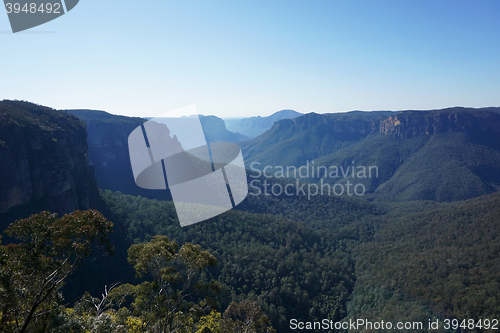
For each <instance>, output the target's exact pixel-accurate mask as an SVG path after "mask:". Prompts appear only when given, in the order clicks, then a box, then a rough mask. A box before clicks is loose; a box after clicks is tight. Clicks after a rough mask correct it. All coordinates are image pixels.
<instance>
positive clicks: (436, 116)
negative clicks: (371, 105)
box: [373, 108, 500, 138]
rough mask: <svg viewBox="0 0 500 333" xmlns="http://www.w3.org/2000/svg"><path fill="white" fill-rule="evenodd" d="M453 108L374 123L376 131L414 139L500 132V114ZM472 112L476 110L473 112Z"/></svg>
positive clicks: (403, 114)
mask: <svg viewBox="0 0 500 333" xmlns="http://www.w3.org/2000/svg"><path fill="white" fill-rule="evenodd" d="M472 110H473V109H466V108H450V109H444V110H436V111H405V112H400V113H398V114H395V115H392V116H390V117H388V118H386V119H384V120H381V121H379V122H378V123H375V124H374V126H373V127H374V131H377V130H378V131H379V132H381V133H383V134H387V135H394V136H395V137H399V138H410V137H413V136H416V135H420V134H426V135H432V134H438V133H457V132H460V133H466V134H474V133H478V132H486V131H490V130H492V131H496V132H500V113H497V112H494V111H488V110H480V109H479V110H473V111H472ZM471 111H472V112H471Z"/></svg>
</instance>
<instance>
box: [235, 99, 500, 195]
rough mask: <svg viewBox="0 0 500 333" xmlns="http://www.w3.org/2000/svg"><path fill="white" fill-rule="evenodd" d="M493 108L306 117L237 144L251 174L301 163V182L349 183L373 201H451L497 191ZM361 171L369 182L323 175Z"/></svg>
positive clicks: (499, 119)
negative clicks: (372, 172)
mask: <svg viewBox="0 0 500 333" xmlns="http://www.w3.org/2000/svg"><path fill="white" fill-rule="evenodd" d="M499 110H500V108H485V109H472V108H458V107H456V108H448V109H442V110H430V111H402V112H359V111H356V112H348V113H336V114H321V115H320V114H315V113H310V114H306V115H304V116H302V117H298V118H295V119H291V120H290V119H286V120H281V121H278V122H277V123H275V124H274V125H273V127H272V128H271V129H270V130H268V131H267V132H266V133H264V134H262V135H261V136H259V137H257V138H255V139H252V140H249V141H245V142H242V143H240V146H241V148H242V151H243V153H244V157H245V162H246V163H247V166H248V165H253V167H252V169H263V168H264V167H266V166H269V167H268V170H274V171H279V166H281V167H283V168H286V167H295V168H299V167H301V166H308V169H309V170H310V173H309V174H308V175H306V177H305V178H306V180H307V181H312V182H320V181H324V182H327V183H332V184H333V183H337V182H340V183H345V182H346V181H356V182H358V183H362V184H363V185H364V186H365V188H366V191H367V192H368V193H371V194H373V196H375V197H376V198H377V200H389V201H394V200H396V201H398V200H403V201H408V200H436V201H456V200H463V199H468V198H473V197H476V196H480V195H484V194H488V193H492V192H495V191H498V190H499V189H500V113H499ZM252 163H253V164H252ZM313 163H314V164H313ZM313 165H314V166H313ZM360 166H364V167H366V168H368V167H370V166H374V167H376V168H377V175H376V177H366V178H359V177H356V176H357V175H356V174H353V173H352V172H350V171H349V172H346V175H345V177H343V176H342V174H340V176H339V177H330V176H327V177H324V176H325V171H324V170H325V169H328V170H332V169H331V168H332V167H333V168H336V167H337V168H340V167H341V168H342V169H343V170H348V168H350V169H349V170H352V169H353V168H356V170H358V169H359V168H358V167H360ZM321 167H323V168H321ZM312 169H314V170H316V171H318V170H320V171H322V173H321V177H318V172H316V174H315V175H314V176H312ZM290 170H293V168H292V169H290ZM329 172H330V171H329ZM329 175H330V174H329ZM334 176H335V175H334ZM356 178H357V179H356Z"/></svg>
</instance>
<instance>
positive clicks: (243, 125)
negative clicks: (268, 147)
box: [224, 110, 302, 138]
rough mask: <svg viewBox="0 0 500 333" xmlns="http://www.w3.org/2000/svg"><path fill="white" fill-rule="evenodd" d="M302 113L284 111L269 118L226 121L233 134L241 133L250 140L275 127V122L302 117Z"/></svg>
mask: <svg viewBox="0 0 500 333" xmlns="http://www.w3.org/2000/svg"><path fill="white" fill-rule="evenodd" d="M301 115H302V113H299V112H296V111H293V110H282V111H278V112H276V113H273V114H272V115H270V116H268V117H260V116H258V117H251V118H243V119H224V121H225V122H226V127H227V129H228V130H229V131H231V132H237V133H241V134H243V135H246V136H248V137H250V138H255V137H257V136H259V135H261V134H262V133H264V132H265V131H267V130H268V129H270V128H271V126H273V124H274V123H275V122H277V121H278V120H281V119H294V118H297V117H299V116H301Z"/></svg>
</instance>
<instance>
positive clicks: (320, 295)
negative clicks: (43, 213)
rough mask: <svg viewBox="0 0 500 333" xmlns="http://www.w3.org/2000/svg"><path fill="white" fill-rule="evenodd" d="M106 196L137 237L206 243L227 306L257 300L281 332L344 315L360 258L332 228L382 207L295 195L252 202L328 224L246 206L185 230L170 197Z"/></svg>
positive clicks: (222, 301)
mask: <svg viewBox="0 0 500 333" xmlns="http://www.w3.org/2000/svg"><path fill="white" fill-rule="evenodd" d="M103 199H104V200H105V202H106V204H107V206H108V207H109V209H110V210H111V211H112V212H113V213H114V217H113V220H114V221H116V223H120V225H121V227H122V228H123V229H124V230H126V231H127V233H128V235H129V237H131V238H133V239H134V240H136V241H145V240H148V238H149V237H151V236H150V235H154V234H160V235H168V237H169V239H175V240H176V241H177V242H179V243H187V242H189V243H192V244H199V245H201V246H202V247H203V248H206V249H207V250H208V251H209V252H211V253H212V254H213V255H214V256H215V257H216V258H217V260H218V261H219V264H218V265H217V266H216V267H215V268H213V269H210V270H208V271H207V272H206V273H205V274H207V276H208V277H211V278H213V279H217V281H218V282H219V284H220V285H221V287H222V293H221V295H220V296H219V297H218V301H219V302H220V304H221V305H222V306H223V307H226V306H228V305H229V303H230V302H231V301H233V300H234V301H239V300H245V299H253V300H255V301H257V302H258V303H259V305H260V306H261V307H262V309H263V310H264V311H265V312H266V314H267V315H268V317H269V318H270V319H271V321H272V322H273V326H275V327H276V328H278V329H281V330H285V329H286V327H288V320H289V318H295V317H296V318H303V319H304V320H306V319H313V318H322V317H327V316H331V317H332V318H333V319H334V318H338V319H340V318H341V317H342V316H344V315H345V313H346V302H347V299H348V297H349V294H350V292H351V291H352V288H353V285H354V280H355V278H354V262H353V261H352V259H351V258H350V256H349V254H348V253H346V251H345V248H344V249H343V248H342V246H341V245H340V244H339V241H338V238H336V237H337V236H336V232H330V231H327V229H326V228H330V229H332V228H333V229H335V230H341V229H342V228H343V226H345V225H346V224H348V220H349V218H352V217H353V216H355V215H356V214H359V215H362V214H361V213H360V211H361V210H362V209H364V212H365V213H367V212H373V213H375V212H377V210H376V209H374V208H373V207H371V206H370V205H369V204H367V203H366V202H356V201H352V200H345V201H344V200H340V199H335V198H330V199H329V198H324V199H319V201H311V202H309V203H305V202H304V201H303V200H299V199H295V200H291V201H286V202H283V203H282V205H280V203H276V202H273V201H271V202H267V201H266V200H265V199H263V200H262V201H260V200H258V199H256V200H257V201H255V202H253V203H252V204H249V205H251V206H253V207H254V208H255V209H257V208H259V209H262V210H266V209H267V208H269V207H274V209H275V211H274V213H275V214H280V213H283V214H289V215H287V217H292V215H293V214H295V213H297V217H298V218H299V219H300V218H302V217H304V218H305V219H307V220H308V221H310V222H309V224H311V225H312V224H314V223H316V222H317V225H318V226H323V227H324V228H325V229H323V230H322V232H317V231H315V230H313V229H312V228H311V227H309V226H307V225H306V224H305V223H298V222H294V221H292V220H290V219H287V218H284V217H280V216H273V215H263V214H251V213H247V212H241V211H229V212H226V213H224V214H222V215H220V216H218V217H215V218H212V219H210V220H209V221H205V222H203V223H200V224H196V225H193V226H190V227H187V228H181V227H180V226H179V222H178V221H177V219H176V217H175V212H174V208H173V204H172V203H171V202H159V201H154V200H149V199H145V198H138V197H132V196H128V195H123V194H120V193H114V194H113V193H111V192H109V191H107V192H105V193H104V194H103ZM247 200H250V199H247ZM323 200H324V201H323ZM266 203H267V204H266ZM320 203H321V204H320ZM327 203H330V204H331V205H327ZM336 204H338V205H339V206H336ZM319 207H321V209H319ZM357 209H359V211H358V210H357ZM342 210H343V213H340V211H342ZM299 211H300V214H299ZM313 211H317V212H315V213H313ZM336 213H338V216H335V215H336ZM122 223H123V224H122ZM334 223H338V226H335V224H334ZM323 231H326V232H323ZM344 234H345V232H344ZM356 237H357V236H356ZM139 268H141V269H142V267H139ZM326 303H329V304H330V303H331V304H332V305H331V306H326ZM311 309H313V310H311ZM330 311H331V312H330Z"/></svg>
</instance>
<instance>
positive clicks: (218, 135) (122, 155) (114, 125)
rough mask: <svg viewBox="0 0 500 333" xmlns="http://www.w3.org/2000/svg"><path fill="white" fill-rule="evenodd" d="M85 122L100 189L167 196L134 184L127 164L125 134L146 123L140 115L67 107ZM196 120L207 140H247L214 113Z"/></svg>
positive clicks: (154, 196)
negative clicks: (124, 114)
mask: <svg viewBox="0 0 500 333" xmlns="http://www.w3.org/2000/svg"><path fill="white" fill-rule="evenodd" d="M67 112H68V113H71V114H73V115H75V116H77V117H78V118H80V119H81V120H82V121H84V122H85V124H86V125H87V132H88V144H89V159H90V162H91V164H92V165H93V167H94V168H95V177H96V179H97V182H98V184H99V187H100V188H102V189H109V190H112V191H120V192H123V193H127V194H132V195H141V196H143V197H146V198H151V199H159V200H164V199H170V194H169V192H168V191H164V190H149V189H143V188H140V187H138V186H137V185H136V184H135V181H134V176H133V173H132V166H131V165H130V155H129V150H128V136H129V135H130V133H131V132H132V131H133V130H134V129H135V128H136V127H137V126H140V125H141V124H143V123H144V122H146V121H147V120H146V119H144V118H137V117H125V116H117V115H113V114H110V113H107V112H105V111H97V110H67ZM200 122H201V125H202V127H203V130H204V132H205V137H206V139H207V141H209V142H221V141H223V142H238V141H241V140H246V139H248V138H247V137H245V136H244V135H241V134H238V133H232V132H229V131H228V130H227V129H226V126H225V124H224V121H223V120H222V119H220V118H217V117H215V116H201V117H200Z"/></svg>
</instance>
